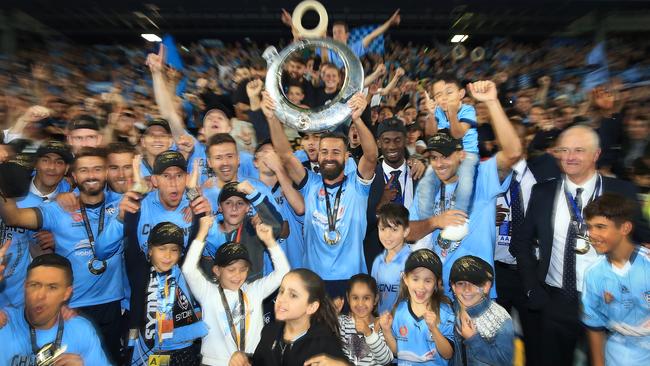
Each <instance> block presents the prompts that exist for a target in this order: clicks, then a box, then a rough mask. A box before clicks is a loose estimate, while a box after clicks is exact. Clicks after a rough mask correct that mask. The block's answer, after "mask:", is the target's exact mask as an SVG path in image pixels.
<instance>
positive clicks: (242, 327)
mask: <svg viewBox="0 0 650 366" xmlns="http://www.w3.org/2000/svg"><path fill="white" fill-rule="evenodd" d="M217 287H218V288H219V294H220V295H221V302H222V303H223V308H224V310H225V311H226V318H228V325H230V335H232V340H233V341H235V346H237V347H238V348H239V351H240V352H246V308H245V304H244V292H243V291H242V290H241V289H239V309H240V314H241V317H240V318H239V342H238V341H237V330H236V329H235V321H234V320H233V317H232V311H231V310H230V305H228V299H226V294H225V293H224V292H223V287H221V286H217Z"/></svg>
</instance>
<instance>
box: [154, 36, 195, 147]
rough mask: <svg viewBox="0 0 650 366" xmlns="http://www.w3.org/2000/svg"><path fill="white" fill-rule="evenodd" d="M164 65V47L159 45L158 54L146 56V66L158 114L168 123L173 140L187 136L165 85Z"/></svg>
mask: <svg viewBox="0 0 650 366" xmlns="http://www.w3.org/2000/svg"><path fill="white" fill-rule="evenodd" d="M164 63H165V46H163V45H162V44H161V45H160V50H159V51H158V54H154V53H150V54H149V55H148V56H147V66H149V70H151V77H152V79H153V93H154V97H155V99H156V104H157V105H158V108H160V114H161V115H162V116H163V118H165V119H167V120H168V121H169V127H170V128H171V130H172V136H173V137H174V140H177V139H178V138H180V137H181V136H183V135H185V134H187V132H186V131H185V127H184V123H183V119H182V118H181V116H180V115H179V114H178V112H177V111H176V108H175V107H174V99H173V97H172V94H171V92H170V90H169V86H168V85H167V80H166V78H165V75H164V73H163V68H164Z"/></svg>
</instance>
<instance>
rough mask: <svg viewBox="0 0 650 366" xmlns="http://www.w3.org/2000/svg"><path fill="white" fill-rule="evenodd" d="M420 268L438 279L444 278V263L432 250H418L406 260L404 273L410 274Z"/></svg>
mask: <svg viewBox="0 0 650 366" xmlns="http://www.w3.org/2000/svg"><path fill="white" fill-rule="evenodd" d="M418 267H424V268H426V269H428V270H430V271H431V272H433V274H434V275H436V278H437V279H441V278H442V261H441V260H440V257H438V255H437V254H436V253H434V252H433V250H431V249H418V250H416V251H414V252H413V253H411V254H409V256H408V258H406V263H404V272H410V271H412V270H414V269H416V268H418Z"/></svg>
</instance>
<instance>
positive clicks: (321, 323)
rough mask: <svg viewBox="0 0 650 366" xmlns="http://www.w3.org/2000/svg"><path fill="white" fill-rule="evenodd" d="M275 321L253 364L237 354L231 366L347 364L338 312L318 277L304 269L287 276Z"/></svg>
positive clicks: (277, 305)
mask: <svg viewBox="0 0 650 366" xmlns="http://www.w3.org/2000/svg"><path fill="white" fill-rule="evenodd" d="M275 319H276V320H275V322H273V323H270V324H268V325H266V326H265V327H264V329H263V330H262V339H261V340H260V343H259V344H258V345H257V349H256V350H255V354H254V355H253V359H252V362H250V360H248V359H247V358H246V357H245V355H243V354H241V353H237V354H236V355H234V356H233V358H232V359H231V363H230V365H231V366H243V365H250V364H251V363H252V364H253V365H255V366H267V365H269V366H295V365H310V364H313V365H315V364H317V363H318V362H319V361H315V359H316V360H321V359H322V360H325V359H327V360H328V361H327V362H331V363H332V364H345V363H346V358H345V355H344V354H343V351H342V350H341V341H340V339H339V324H338V321H337V318H336V311H335V309H334V305H332V301H331V300H330V299H329V297H328V296H327V295H326V293H325V283H324V282H323V280H322V279H321V278H320V277H319V276H318V275H317V274H316V273H314V272H312V271H310V270H308V269H304V268H300V269H295V270H293V271H291V272H289V273H287V275H286V276H284V279H282V284H281V285H280V290H279V291H278V297H277V298H276V301H275ZM323 364H324V363H321V365H323Z"/></svg>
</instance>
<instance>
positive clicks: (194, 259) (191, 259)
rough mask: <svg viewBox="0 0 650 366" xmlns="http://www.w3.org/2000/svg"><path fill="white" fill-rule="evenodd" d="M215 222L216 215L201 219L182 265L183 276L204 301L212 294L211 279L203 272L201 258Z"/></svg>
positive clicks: (197, 296)
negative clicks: (210, 292)
mask: <svg viewBox="0 0 650 366" xmlns="http://www.w3.org/2000/svg"><path fill="white" fill-rule="evenodd" d="M213 222H214V217H212V216H203V217H201V218H200V219H199V230H198V233H197V234H196V237H195V238H194V240H193V241H192V244H190V248H189V250H188V251H187V255H186V256H185V262H183V267H182V270H183V276H185V279H186V280H187V284H188V285H189V286H190V290H192V294H194V296H195V297H196V298H197V300H199V301H203V300H204V299H206V298H207V297H208V296H210V295H209V290H210V281H208V280H207V279H206V278H205V276H204V275H203V273H201V269H200V268H199V260H200V259H201V253H203V247H205V238H206V237H207V236H208V232H209V231H210V227H212V223H213Z"/></svg>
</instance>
